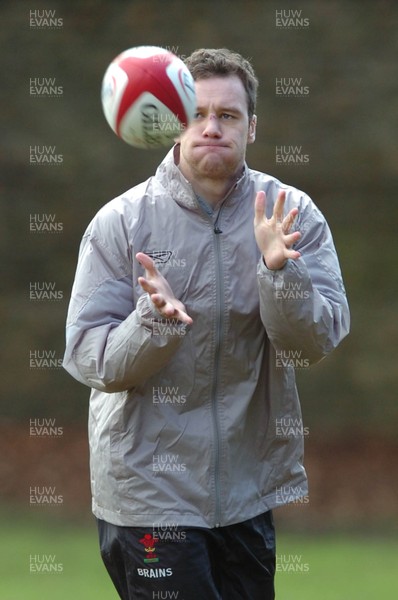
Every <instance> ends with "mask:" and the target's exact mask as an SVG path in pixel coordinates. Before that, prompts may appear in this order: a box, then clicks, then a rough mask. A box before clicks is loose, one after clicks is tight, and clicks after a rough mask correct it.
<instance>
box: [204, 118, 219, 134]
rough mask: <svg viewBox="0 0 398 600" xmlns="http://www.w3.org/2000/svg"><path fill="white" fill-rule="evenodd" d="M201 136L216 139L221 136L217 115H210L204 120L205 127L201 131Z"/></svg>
mask: <svg viewBox="0 0 398 600" xmlns="http://www.w3.org/2000/svg"><path fill="white" fill-rule="evenodd" d="M203 135H207V136H211V137H218V136H220V135H221V129H220V123H219V120H218V118H217V115H215V114H214V113H210V114H209V116H208V117H207V119H206V125H205V128H204V130H203Z"/></svg>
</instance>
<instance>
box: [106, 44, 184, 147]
mask: <svg viewBox="0 0 398 600" xmlns="http://www.w3.org/2000/svg"><path fill="white" fill-rule="evenodd" d="M101 101H102V108H103V111H104V115H105V118H106V120H107V122H108V124H109V125H110V127H111V128H112V130H113V131H114V132H115V133H116V135H117V136H119V137H120V138H121V139H122V140H124V141H125V142H127V144H130V145H132V146H135V147H137V148H147V149H148V148H158V147H161V146H169V145H171V144H172V143H173V142H174V140H175V138H176V137H178V136H179V135H180V134H181V132H182V131H183V130H184V129H185V128H186V127H187V126H188V125H189V124H190V122H191V121H192V119H193V117H194V114H195V111H196V96H195V85H194V80H193V78H192V75H191V73H190V72H189V70H188V68H187V67H186V66H185V64H184V63H183V61H182V60H181V59H180V58H178V56H176V55H175V54H174V53H173V52H170V51H169V50H167V49H165V48H160V47H158V46H137V47H134V48H130V49H129V50H126V51H124V52H122V53H121V54H119V55H118V56H117V57H116V58H115V59H114V60H113V61H112V62H111V63H110V65H109V66H108V68H107V69H106V72H105V75H104V78H103V81H102V89H101Z"/></svg>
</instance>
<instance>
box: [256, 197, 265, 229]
mask: <svg viewBox="0 0 398 600" xmlns="http://www.w3.org/2000/svg"><path fill="white" fill-rule="evenodd" d="M265 200H266V196H265V192H263V191H261V192H257V194H256V199H255V201H254V226H255V227H256V226H257V225H259V224H260V223H261V221H262V220H263V219H264V208H265Z"/></svg>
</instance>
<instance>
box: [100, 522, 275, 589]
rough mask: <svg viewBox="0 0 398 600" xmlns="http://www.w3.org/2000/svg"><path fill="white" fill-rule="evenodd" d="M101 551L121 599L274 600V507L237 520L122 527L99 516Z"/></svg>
mask: <svg viewBox="0 0 398 600" xmlns="http://www.w3.org/2000/svg"><path fill="white" fill-rule="evenodd" d="M98 531H99V539H100V547H101V556H102V559H103V561H104V564H105V566H106V568H107V570H108V573H109V575H110V577H111V579H112V581H113V583H114V585H115V587H116V589H117V591H118V592H119V595H120V598H122V600H162V599H165V598H174V599H175V600H273V599H274V598H275V593H274V574H275V531H274V524H273V519H272V513H271V511H269V512H266V513H264V514H262V515H259V516H257V517H254V518H253V519H249V520H247V521H244V522H242V523H237V524H235V525H228V526H227V527H219V528H217V529H201V528H191V527H182V526H177V525H173V524H171V523H168V524H154V527H153V528H151V527H121V526H118V525H111V524H109V523H106V522H105V521H100V520H98Z"/></svg>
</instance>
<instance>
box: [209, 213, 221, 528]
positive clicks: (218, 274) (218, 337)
mask: <svg viewBox="0 0 398 600" xmlns="http://www.w3.org/2000/svg"><path fill="white" fill-rule="evenodd" d="M220 212H221V210H220ZM220 212H219V213H218V215H217V219H216V223H214V224H213V240H214V251H215V257H216V286H217V289H216V343H215V356H214V378H213V385H212V394H211V408H212V416H213V430H214V439H215V454H214V486H215V495H216V506H215V516H214V518H215V527H219V526H220V521H221V490H220V456H221V431H220V421H219V416H218V401H217V395H218V388H219V370H220V350H221V347H222V343H223V338H224V309H223V298H224V280H223V264H222V260H221V250H220V245H221V244H220V237H219V234H220V233H221V230H220V229H219V227H218V226H217V221H218V219H219V216H220Z"/></svg>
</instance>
